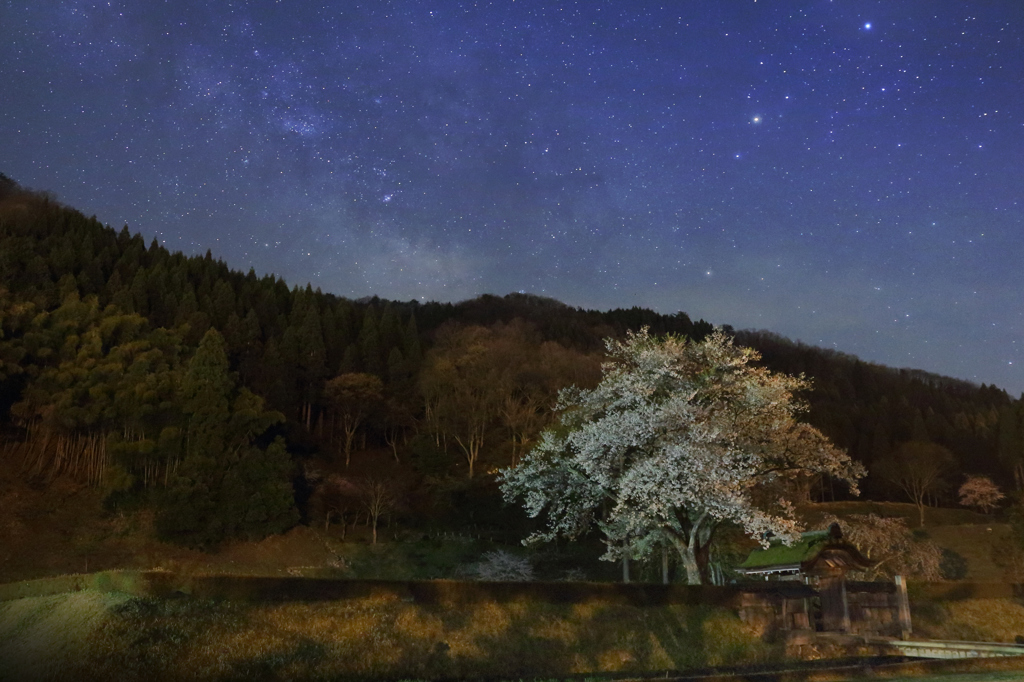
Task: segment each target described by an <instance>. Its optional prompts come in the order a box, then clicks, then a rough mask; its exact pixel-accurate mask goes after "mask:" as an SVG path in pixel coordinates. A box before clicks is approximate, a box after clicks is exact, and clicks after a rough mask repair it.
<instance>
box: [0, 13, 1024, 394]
mask: <svg viewBox="0 0 1024 682" xmlns="http://www.w3.org/2000/svg"><path fill="white" fill-rule="evenodd" d="M1022 42H1024V3H1022V2H1020V0H989V1H987V2H983V3H964V2H960V1H957V0H901V1H900V2H892V1H891V0H885V1H881V2H879V1H873V0H856V1H855V0H719V1H715V2H696V1H686V2H684V1H683V0H678V1H667V0H663V1H662V2H641V1H629V0H584V1H581V2H571V1H568V0H567V1H565V2H558V1H555V0H546V1H542V0H498V1H495V2H485V1H479V2H458V1H455V0H445V1H443V2H442V1H440V0H394V1H391V2H389V1H388V0H374V1H371V2H353V1H350V0H333V1H331V2H327V1H326V0H322V1H321V2H310V1H307V0H286V1H282V0H277V1H276V2H275V1H273V0H252V1H250V2H242V1H238V0H235V1H230V0H225V1H218V2H205V1H204V2H196V1H193V0H175V1H174V2H170V1H166V0H163V1H161V0H150V1H146V2H127V1H126V0H111V1H109V2H99V3H97V2H91V1H90V2H87V1H83V0H61V1H57V0H33V1H31V2H29V1H27V0H25V1H21V0H0V172H3V173H5V174H7V175H9V176H10V177H12V178H14V179H15V180H17V181H18V182H20V183H21V184H23V185H26V186H29V187H32V188H35V189H45V190H50V191H53V192H54V193H55V194H56V196H57V198H58V199H59V200H61V201H63V202H65V203H67V204H70V205H72V206H74V207H76V208H78V209H80V210H82V211H83V212H85V213H86V214H87V215H92V214H95V215H96V216H97V217H98V218H99V219H100V220H101V221H103V222H105V223H108V224H110V225H112V226H114V227H120V226H121V225H122V224H125V223H127V224H128V225H129V227H130V228H131V229H132V230H133V231H140V232H142V234H143V235H144V236H145V237H146V239H147V241H148V240H149V239H151V238H152V237H154V236H156V237H157V238H158V239H159V240H161V241H162V242H163V243H164V244H165V245H166V246H167V247H168V248H170V249H172V250H183V251H185V252H186V253H203V252H205V251H206V250H207V249H211V250H212V251H213V253H214V254H215V256H217V257H220V258H223V259H224V260H225V261H226V262H227V263H228V264H229V265H231V266H232V267H234V268H237V269H241V270H248V268H249V267H254V268H255V269H256V271H257V272H258V273H260V274H264V273H268V272H273V273H276V274H277V275H280V276H283V277H284V278H285V279H287V280H288V282H289V283H291V284H305V283H306V282H311V283H312V284H313V286H314V287H321V288H322V289H323V290H324V291H327V292H333V293H336V294H338V295H342V296H347V297H350V298H359V297H362V296H366V295H373V294H377V295H380V296H382V297H385V298H391V299H400V300H409V299H414V298H415V299H421V300H441V301H458V300H462V299H466V298H471V297H474V296H476V295H479V294H481V293H494V294H499V295H501V294H505V293H509V292H512V291H526V292H530V293H535V294H538V295H544V296H550V297H554V298H557V299H559V300H562V301H564V302H566V303H568V304H571V305H574V306H583V307H588V308H598V309H607V308H612V307H629V306H633V305H639V306H645V307H650V308H653V309H656V310H659V311H661V312H665V313H673V312H675V311H677V310H683V311H685V312H687V313H688V314H690V315H691V316H692V317H693V318H694V319H696V318H699V317H702V318H704V319H707V320H709V321H711V322H714V323H717V324H731V325H733V326H734V327H736V328H741V329H742V328H748V329H769V330H772V331H774V332H778V333H780V334H784V335H786V336H789V337H791V338H793V339H799V340H802V341H804V342H806V343H812V344H815V345H821V346H824V347H829V348H836V349H839V350H842V351H845V352H848V353H853V354H856V355H858V356H860V357H861V358H864V359H866V360H871V361H876V362H882V363H885V364H889V365H893V366H897V367H915V368H921V369H926V370H929V371H933V372H938V373H942V374H947V375H951V376H956V377H961V378H965V379H968V380H971V381H975V382H978V383H981V382H984V383H994V384H996V385H998V386H1000V387H1003V388H1005V389H1007V390H1008V391H1010V392H1011V393H1012V394H1014V395H1017V394H1019V393H1020V392H1021V391H1024V334H1022V332H1024V302H1022V298H1021V294H1022V292H1024V268H1022V263H1024V45H1022Z"/></svg>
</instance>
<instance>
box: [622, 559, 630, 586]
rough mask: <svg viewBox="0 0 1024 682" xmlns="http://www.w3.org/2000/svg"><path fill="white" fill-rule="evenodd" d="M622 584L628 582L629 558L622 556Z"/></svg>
mask: <svg viewBox="0 0 1024 682" xmlns="http://www.w3.org/2000/svg"><path fill="white" fill-rule="evenodd" d="M622 582H624V583H628V582H629V557H628V556H626V555H625V554H623V555H622Z"/></svg>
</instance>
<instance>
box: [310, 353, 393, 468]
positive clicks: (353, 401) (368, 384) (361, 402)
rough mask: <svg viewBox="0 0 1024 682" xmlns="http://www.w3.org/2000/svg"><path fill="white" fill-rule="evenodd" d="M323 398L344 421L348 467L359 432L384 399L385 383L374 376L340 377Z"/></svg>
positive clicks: (333, 382) (354, 375)
mask: <svg viewBox="0 0 1024 682" xmlns="http://www.w3.org/2000/svg"><path fill="white" fill-rule="evenodd" d="M324 394H325V395H326V397H327V401H328V403H329V404H330V406H331V409H332V410H334V412H335V414H337V415H338V416H339V417H340V418H341V427H342V429H343V431H344V433H345V466H346V467H347V466H348V465H349V461H350V459H351V457H352V441H353V439H354V438H355V435H356V432H357V431H358V430H359V427H360V426H361V425H362V424H363V422H364V421H365V420H366V418H367V417H368V416H370V414H371V413H372V412H373V411H374V410H376V409H378V408H379V406H380V404H381V402H382V401H383V399H384V383H383V382H382V381H381V380H380V378H379V377H377V376H375V375H373V374H362V373H359V372H353V373H348V374H339V375H338V376H336V377H334V378H333V379H331V380H330V381H328V382H327V385H326V386H325V387H324Z"/></svg>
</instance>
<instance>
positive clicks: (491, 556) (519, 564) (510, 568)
mask: <svg viewBox="0 0 1024 682" xmlns="http://www.w3.org/2000/svg"><path fill="white" fill-rule="evenodd" d="M475 573H476V575H477V579H479V580H491V581H514V582H525V581H530V580H533V579H534V576H533V566H532V565H531V564H530V560H529V559H526V558H525V557H520V556H516V555H515V554H512V553H511V552H506V551H505V550H502V549H499V550H497V551H494V552H487V553H486V554H484V558H483V561H481V562H480V563H478V564H477V565H476V566H475Z"/></svg>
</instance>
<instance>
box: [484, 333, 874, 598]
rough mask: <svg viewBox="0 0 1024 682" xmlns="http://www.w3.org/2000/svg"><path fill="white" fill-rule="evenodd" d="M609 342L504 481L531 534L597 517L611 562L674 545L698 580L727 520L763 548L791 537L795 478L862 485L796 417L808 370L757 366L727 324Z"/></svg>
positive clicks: (841, 457) (567, 530)
mask: <svg viewBox="0 0 1024 682" xmlns="http://www.w3.org/2000/svg"><path fill="white" fill-rule="evenodd" d="M606 345H607V349H608V354H609V357H610V358H611V360H610V361H609V362H608V363H606V364H605V365H604V366H603V368H602V369H603V378H602V380H601V382H600V384H599V385H598V386H597V387H596V388H594V389H593V390H584V389H579V388H576V387H572V388H569V389H566V390H564V391H562V393H561V394H560V397H559V403H558V409H559V410H560V411H561V419H560V423H559V424H558V426H556V427H555V428H553V429H550V430H549V431H546V432H545V433H544V434H542V436H541V438H540V441H539V442H538V444H537V445H536V447H534V449H533V450H532V451H531V452H530V453H529V454H528V455H527V456H526V457H525V458H524V459H523V461H522V462H521V463H520V465H519V466H517V467H515V468H511V469H506V470H505V471H503V472H502V474H501V476H500V481H501V483H502V489H503V492H504V494H505V497H506V499H508V500H510V501H512V500H515V499H519V500H521V501H522V503H523V506H524V508H525V509H526V511H527V513H528V514H529V515H530V516H533V517H537V516H540V515H542V514H543V515H544V517H545V519H546V521H547V524H546V527H545V528H544V529H543V530H541V531H538V532H537V533H535V534H534V535H533V536H531V537H530V538H528V539H527V541H531V540H550V539H553V538H554V537H556V536H559V535H561V536H565V537H569V538H575V537H578V536H579V535H581V534H583V533H585V532H587V531H588V530H589V529H590V528H592V527H594V526H595V525H596V526H597V527H598V528H599V529H600V530H601V531H602V532H603V533H604V535H605V541H606V544H607V547H608V551H607V552H606V554H605V556H604V558H605V559H608V560H613V559H616V558H617V557H619V556H622V555H623V554H626V555H630V556H643V555H646V554H648V553H650V552H652V551H654V550H655V549H656V548H658V547H663V546H665V545H671V546H673V547H675V548H676V549H677V550H678V551H679V553H680V557H681V559H682V560H683V564H684V566H685V567H686V569H687V574H688V577H689V579H690V581H691V582H698V581H699V575H698V565H697V554H698V553H699V549H700V548H702V547H704V546H706V544H707V543H708V542H710V541H711V538H712V536H713V533H714V528H715V527H716V526H717V525H718V524H719V523H721V522H723V521H731V522H733V523H736V524H738V525H739V526H741V527H742V528H743V529H744V530H745V531H746V532H747V533H748V534H749V535H750V536H752V537H756V538H759V539H760V540H762V541H763V542H765V543H767V538H768V536H769V535H774V536H779V537H782V538H784V539H794V538H795V537H796V536H797V533H798V531H799V528H798V526H797V523H796V521H795V519H794V516H793V508H792V505H791V504H790V502H789V501H788V500H787V499H786V493H785V488H786V486H785V483H786V482H787V481H789V480H790V479H792V478H793V477H794V476H797V475H801V474H807V473H824V474H827V475H829V476H831V477H833V478H836V479H840V480H843V481H846V482H847V483H848V484H849V485H850V486H851V488H852V489H853V490H854V492H856V481H857V479H858V478H859V477H861V476H863V473H864V472H863V468H862V467H861V466H860V465H859V464H856V463H854V462H852V461H851V460H850V458H849V457H848V456H847V455H846V453H844V452H842V451H840V450H838V449H836V448H835V447H833V446H832V445H831V444H830V443H829V442H828V440H827V439H826V438H825V437H824V436H823V435H822V434H821V433H820V432H818V431H817V430H816V429H814V428H813V427H811V426H809V425H807V424H804V423H801V422H798V421H796V416H797V415H798V414H799V413H800V412H801V411H802V409H803V408H804V405H803V403H802V402H801V401H799V400H797V399H796V398H795V397H794V395H793V394H794V392H796V391H799V390H803V389H806V388H808V386H809V385H808V383H807V382H806V381H805V380H804V379H803V378H797V377H791V376H787V375H784V374H774V373H771V372H769V371H768V370H767V369H764V368H761V367H756V366H754V365H753V364H752V363H753V362H754V361H756V360H757V359H759V358H758V355H757V353H756V352H755V351H753V350H751V349H749V348H741V347H737V346H735V345H733V343H732V341H731V340H730V339H729V338H728V337H727V336H726V335H725V334H724V333H722V332H721V331H720V330H716V331H715V332H714V333H713V334H711V335H710V336H709V337H707V338H706V339H705V340H703V341H701V342H691V341H689V340H687V339H685V338H682V337H676V336H668V337H665V338H654V337H651V336H650V335H649V334H648V331H647V329H646V328H645V329H642V330H641V331H640V332H637V333H630V334H629V335H628V336H627V338H626V340H625V341H624V342H619V341H615V340H608V341H606Z"/></svg>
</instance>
